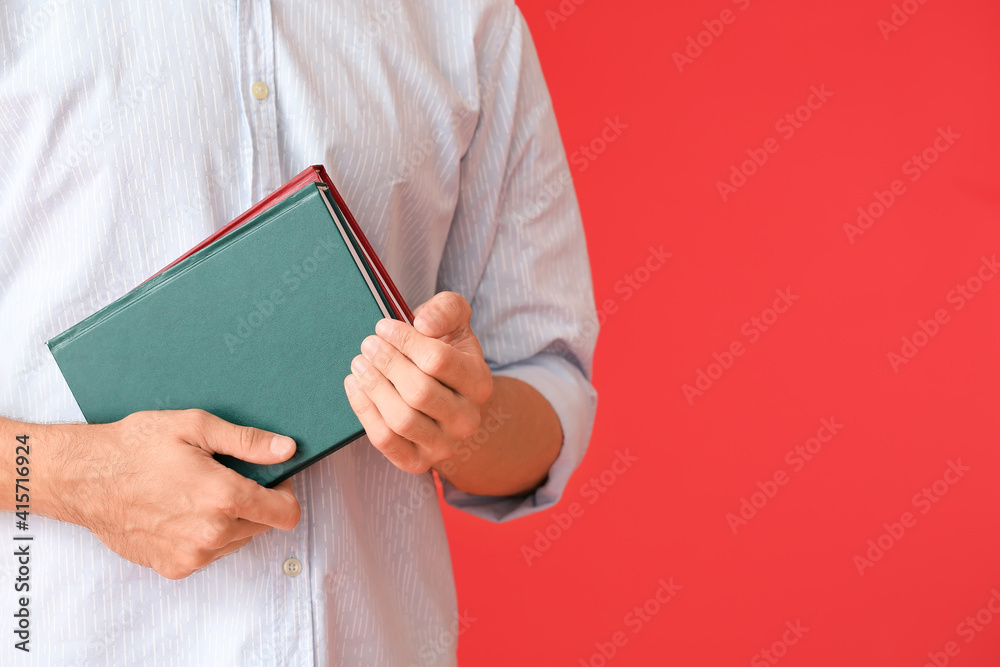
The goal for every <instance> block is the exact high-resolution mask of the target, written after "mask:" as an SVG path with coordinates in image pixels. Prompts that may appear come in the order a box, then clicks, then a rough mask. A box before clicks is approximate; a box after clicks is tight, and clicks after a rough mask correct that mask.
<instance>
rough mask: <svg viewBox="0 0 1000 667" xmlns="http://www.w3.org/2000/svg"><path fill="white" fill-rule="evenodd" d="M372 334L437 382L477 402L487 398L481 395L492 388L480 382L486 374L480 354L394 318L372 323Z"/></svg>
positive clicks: (484, 364)
mask: <svg viewBox="0 0 1000 667" xmlns="http://www.w3.org/2000/svg"><path fill="white" fill-rule="evenodd" d="M375 333H376V335H378V337H379V338H381V339H382V340H384V341H386V342H387V343H389V344H390V345H392V346H393V347H394V348H396V349H397V350H399V351H400V352H402V353H403V354H405V355H406V356H407V357H409V358H410V360H411V361H412V362H413V363H414V364H415V365H416V366H417V368H419V369H420V370H421V371H423V372H424V373H425V374H427V375H429V376H431V377H432V378H434V379H435V380H437V381H438V382H440V383H441V384H444V385H446V386H448V387H450V388H451V389H454V390H455V391H456V392H458V393H459V394H462V395H463V396H468V397H469V398H471V399H472V400H473V401H476V402H477V403H482V402H485V401H486V399H487V398H489V394H488V393H487V394H486V395H485V396H483V395H482V394H483V393H484V392H485V391H487V390H491V389H492V387H491V385H490V383H488V382H487V383H484V382H481V381H480V380H481V378H483V377H485V376H486V375H488V374H489V367H488V366H487V365H486V362H485V361H483V358H482V356H481V353H480V354H467V353H465V352H463V351H461V350H459V349H457V348H455V347H454V346H452V345H449V344H448V343H446V342H444V341H441V340H438V339H437V338H430V337H428V336H425V335H423V334H422V333H420V332H419V331H417V330H416V329H415V328H414V327H412V326H410V325H409V324H406V323H405V322H400V321H398V320H390V319H383V320H379V321H378V323H377V324H376V325H375ZM477 345H478V343H477Z"/></svg>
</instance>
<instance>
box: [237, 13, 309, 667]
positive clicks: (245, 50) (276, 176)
mask: <svg viewBox="0 0 1000 667" xmlns="http://www.w3.org/2000/svg"><path fill="white" fill-rule="evenodd" d="M237 8H238V12H237V16H238V26H239V39H240V90H241V96H242V102H243V108H244V113H245V116H246V122H247V125H248V133H249V134H248V136H249V141H250V144H251V145H250V148H251V154H252V158H251V174H250V200H251V201H250V202H248V205H249V204H250V203H255V202H258V201H260V200H261V199H263V198H264V197H265V196H267V195H268V194H270V193H271V192H273V191H274V190H276V189H277V188H278V187H279V186H280V185H281V184H282V182H283V179H282V176H281V163H280V160H279V156H278V132H277V108H276V102H275V101H276V97H277V95H278V94H279V92H280V91H279V90H278V85H277V83H276V81H275V78H274V27H273V22H272V19H271V5H270V2H269V0H237ZM292 482H293V485H294V486H295V491H296V495H297V497H299V498H304V497H306V496H305V493H304V491H305V490H304V489H302V488H300V485H301V484H303V483H304V480H301V479H294V478H293V480H292ZM308 521H309V517H308V516H307V511H306V507H305V506H303V507H302V515H301V519H300V522H299V525H298V526H297V527H296V528H295V529H294V530H291V531H287V532H286V531H270V532H269V533H268V535H269V537H270V538H271V539H270V540H269V541H268V544H269V545H270V548H273V549H274V552H273V554H272V558H271V559H270V560H269V563H270V565H269V567H270V568H271V571H270V572H268V573H262V576H266V577H267V578H268V580H269V581H271V582H272V583H273V586H272V587H271V590H272V591H273V600H274V609H273V612H274V613H273V616H272V618H273V619H274V623H273V632H272V633H271V635H270V636H271V638H272V641H271V642H266V643H265V649H264V654H265V655H262V656H261V659H262V660H263V661H265V663H266V664H272V665H295V666H299V665H302V666H312V665H314V664H315V652H314V646H315V642H314V637H313V626H312V602H311V590H310V581H312V580H313V576H312V573H311V572H310V566H311V563H310V562H309V559H308V558H307V555H308V535H309V533H308ZM267 643H270V646H266V644H267Z"/></svg>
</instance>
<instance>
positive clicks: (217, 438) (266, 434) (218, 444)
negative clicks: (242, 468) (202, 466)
mask: <svg viewBox="0 0 1000 667" xmlns="http://www.w3.org/2000/svg"><path fill="white" fill-rule="evenodd" d="M201 432H202V435H203V436H204V442H203V443H202V445H201V446H202V448H203V449H205V450H207V451H209V452H211V453H212V454H227V455H229V456H233V457H236V458H238V459H242V460H243V461H248V462H250V463H263V464H273V463H281V462H282V461H286V460H288V459H289V458H290V457H291V456H292V454H294V453H295V441H294V440H292V439H291V438H289V437H288V436H287V435H278V434H277V433H271V432H270V431H264V430H262V429H259V428H254V427H253V426H240V425H238V424H232V423H230V422H227V421H226V420H224V419H220V418H218V417H214V416H212V417H210V418H209V419H208V421H207V422H206V423H205V425H204V428H203V429H202V431H201Z"/></svg>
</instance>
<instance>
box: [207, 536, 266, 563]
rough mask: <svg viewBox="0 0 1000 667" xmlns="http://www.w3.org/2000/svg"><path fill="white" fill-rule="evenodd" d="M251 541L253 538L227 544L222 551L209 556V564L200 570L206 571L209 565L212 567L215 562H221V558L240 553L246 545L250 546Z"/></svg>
mask: <svg viewBox="0 0 1000 667" xmlns="http://www.w3.org/2000/svg"><path fill="white" fill-rule="evenodd" d="M251 539H253V538H252V537H245V538H243V539H241V540H236V541H234V542H231V543H229V544H227V545H226V546H224V547H222V548H221V549H216V550H215V551H214V552H212V553H211V554H210V555H209V556H208V562H207V563H205V565H204V566H202V567H201V568H199V569H204V568H206V567H208V566H209V565H211V564H212V563H214V562H215V561H217V560H219V559H220V558H222V557H224V556H228V555H229V554H231V553H236V552H237V551H239V550H240V549H242V548H243V547H245V546H246V545H248V544H250V540H251Z"/></svg>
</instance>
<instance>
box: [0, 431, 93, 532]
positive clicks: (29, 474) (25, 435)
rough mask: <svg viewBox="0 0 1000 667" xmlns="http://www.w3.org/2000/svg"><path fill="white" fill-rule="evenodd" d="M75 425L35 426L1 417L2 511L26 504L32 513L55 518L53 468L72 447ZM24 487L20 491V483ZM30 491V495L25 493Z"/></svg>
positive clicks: (8, 510) (0, 476) (0, 485)
mask: <svg viewBox="0 0 1000 667" xmlns="http://www.w3.org/2000/svg"><path fill="white" fill-rule="evenodd" d="M74 426H75V425H73V424H32V423H28V422H22V421H17V420H14V419H6V418H3V417H0V510H2V511H6V512H10V511H14V510H15V509H19V510H23V509H24V508H23V507H21V508H18V507H17V506H18V505H24V504H25V503H24V502H19V501H18V498H17V497H18V496H21V499H22V500H23V494H25V493H27V494H28V499H29V500H28V503H27V504H29V505H30V508H29V509H28V511H29V512H31V513H32V514H41V515H46V516H52V514H53V507H52V503H51V500H52V498H51V494H50V493H49V489H50V488H51V486H50V484H49V482H50V481H51V478H52V474H51V473H52V466H53V465H57V463H56V462H57V461H58V458H59V456H61V455H65V454H66V448H67V447H68V446H69V441H70V438H69V429H71V428H73V427H74ZM19 482H20V484H21V486H20V488H18V483H19ZM25 488H27V492H26V491H25Z"/></svg>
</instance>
